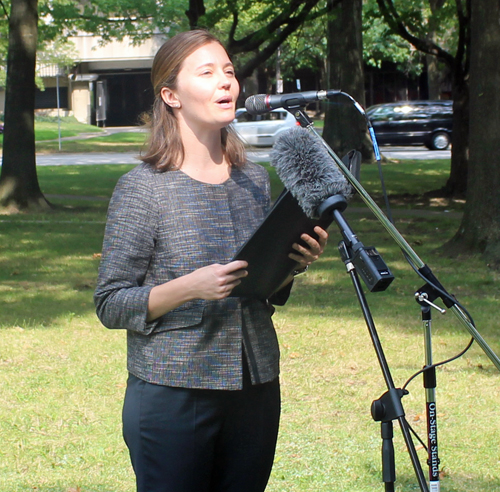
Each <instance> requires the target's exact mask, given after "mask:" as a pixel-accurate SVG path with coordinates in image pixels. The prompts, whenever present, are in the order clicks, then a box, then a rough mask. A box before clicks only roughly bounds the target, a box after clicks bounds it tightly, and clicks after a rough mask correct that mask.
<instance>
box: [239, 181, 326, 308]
mask: <svg viewBox="0 0 500 492" xmlns="http://www.w3.org/2000/svg"><path fill="white" fill-rule="evenodd" d="M332 221H333V216H332V217H331V218H326V219H323V218H322V219H310V218H309V217H308V216H307V215H306V214H305V213H304V211H303V210H302V209H301V208H300V205H299V203H298V202H297V200H296V199H295V198H294V197H293V196H292V194H291V193H290V192H289V191H288V190H286V189H285V190H284V191H283V193H282V194H281V195H280V197H279V198H278V199H277V200H276V202H275V204H274V206H273V207H272V209H271V210H270V212H269V214H268V215H267V216H266V218H265V219H264V221H263V222H262V224H261V225H260V226H259V227H258V228H257V230H256V231H255V232H254V233H253V234H252V236H251V237H250V238H249V239H248V241H247V242H246V243H245V244H244V245H243V246H242V247H241V248H240V250H239V251H238V252H237V253H236V255H235V256H234V258H233V260H245V261H247V262H248V268H247V271H248V276H247V277H245V278H243V279H242V280H241V283H240V284H239V285H237V286H236V287H235V288H234V289H233V291H232V293H231V296H232V297H252V298H257V299H268V298H269V297H270V296H271V295H272V294H274V293H275V292H276V291H277V290H278V288H279V287H280V285H281V284H282V283H283V282H284V281H285V279H286V278H287V277H288V275H290V274H291V273H292V272H293V271H294V270H295V269H296V268H297V265H298V264H297V262H296V261H294V260H292V259H290V258H288V255H289V253H292V252H293V251H295V250H294V249H293V248H292V245H293V244H294V243H298V242H301V240H300V236H301V235H302V234H303V233H306V234H309V235H310V236H313V237H317V236H316V233H315V232H314V227H315V226H316V225H319V226H321V227H322V228H323V229H326V228H327V227H328V226H329V225H330V224H331V223H332Z"/></svg>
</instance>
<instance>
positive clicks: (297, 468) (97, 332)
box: [0, 161, 500, 492]
mask: <svg viewBox="0 0 500 492" xmlns="http://www.w3.org/2000/svg"><path fill="white" fill-rule="evenodd" d="M447 166H449V163H446V162H440V161H433V162H407V163H405V164H403V163H391V164H387V165H385V166H384V173H385V182H386V186H387V188H388V189H389V191H390V193H391V194H392V195H393V203H394V206H395V207H397V208H398V213H397V214H395V220H396V227H397V228H398V229H399V230H400V232H401V233H402V234H403V235H404V236H405V238H406V239H407V240H408V242H409V243H410V244H411V245H412V246H413V247H414V248H415V250H416V252H417V253H418V254H419V256H420V257H421V258H422V259H423V260H424V261H425V262H426V263H427V264H428V265H430V266H431V268H432V269H433V271H434V273H435V274H436V276H437V277H438V278H439V280H440V281H441V282H442V283H443V285H444V286H446V288H447V289H448V290H449V291H450V292H452V293H453V294H455V295H456V296H457V298H458V299H459V300H460V301H461V302H462V303H463V304H465V306H466V307H467V308H468V309H469V311H470V312H471V314H472V316H473V317H474V320H475V322H476V325H477V328H478V330H479V332H480V333H481V334H482V335H483V337H484V338H485V339H486V341H487V342H488V343H489V344H490V346H491V347H492V348H493V350H494V351H495V352H496V353H497V354H499V353H500V337H499V336H498V333H499V331H498V315H497V312H498V307H497V306H498V305H497V302H499V298H500V284H499V273H497V272H494V271H492V270H490V269H489V268H488V267H487V266H486V265H485V263H484V262H483V261H482V260H481V259H479V258H474V257H473V258H458V259H450V258H447V257H446V256H444V255H442V254H441V253H440V250H438V248H439V246H441V245H442V244H444V243H445V242H446V241H447V240H448V239H449V238H450V237H451V236H452V235H453V234H454V232H455V231H456V230H457V228H458V226H459V223H460V218H459V213H458V212H460V210H461V208H462V206H463V204H462V203H460V202H446V203H444V202H442V201H432V200H430V199H427V198H425V197H423V196H420V195H421V194H422V193H423V192H424V191H427V190H429V189H433V188H439V187H440V186H441V184H442V183H444V181H445V179H446V172H447ZM131 167H132V166H111V165H110V166H67V167H57V166H54V167H40V168H39V170H38V171H39V179H40V184H41V187H42V190H43V191H44V192H45V193H46V194H47V195H49V196H50V197H51V198H50V200H51V202H53V203H54V204H56V205H57V207H56V208H55V209H54V211H53V212H51V213H46V214H41V215H35V214H23V215H18V216H1V217H0V241H1V244H2V248H1V253H0V306H2V307H1V312H2V316H1V317H0V330H1V332H2V344H1V346H0V435H1V437H2V446H1V447H0V491H2V492H26V491H38V492H77V491H79V492H118V491H119V492H133V490H135V488H134V479H133V474H132V471H131V468H130V464H129V459H128V455H127V451H126V448H125V445H124V443H123V442H122V438H121V416H120V413H121V405H122V400H123V393H124V389H125V381H126V377H127V374H126V368H125V333H124V332H122V331H110V330H106V329H105V328H103V327H102V326H101V325H100V323H99V321H98V320H97V318H96V316H95V314H94V307H93V302H92V294H93V289H94V286H95V279H96V274H97V268H98V264H99V253H100V248H101V242H102V235H103V230H104V223H105V214H106V207H107V198H109V196H110V194H111V192H112V189H113V187H114V184H115V183H116V180H117V179H118V177H119V176H120V175H121V174H123V173H124V172H126V171H127V170H128V169H130V168H131ZM377 173H378V171H377V169H376V167H375V166H364V168H363V170H362V182H363V184H364V185H365V186H366V188H367V189H368V191H369V192H370V193H373V195H374V196H377V195H378V194H379V191H378V184H377ZM271 175H272V180H273V189H274V194H275V195H276V194H277V193H278V192H279V189H278V188H279V185H278V183H277V180H276V178H275V176H274V174H273V173H272V170H271ZM65 195H72V196H73V198H65V197H64V196H65ZM410 195H413V197H412V198H411V199H410V198H409V196H410ZM89 196H90V197H96V198H97V199H95V200H88V199H87V197H89ZM78 197H80V198H78ZM412 201H413V204H412ZM410 206H411V207H410ZM350 208H352V210H350ZM409 208H412V209H414V208H417V209H420V211H419V214H416V213H414V212H413V211H412V210H409ZM445 210H448V211H449V212H445ZM424 211H430V212H437V213H430V214H427V213H426V214H424ZM452 212H455V213H452ZM345 216H346V218H347V219H348V221H349V224H350V225H351V227H352V229H353V230H354V231H355V232H356V233H357V235H358V236H359V239H360V240H361V241H363V243H364V244H365V245H367V246H372V245H373V246H376V247H377V249H378V250H379V252H380V253H381V254H382V255H383V257H384V259H385V261H386V263H387V264H388V265H389V267H390V268H391V270H392V271H393V273H394V275H395V276H396V280H395V281H394V282H393V283H392V284H391V286H390V287H389V289H388V290H387V291H385V292H380V293H367V299H368V302H369V305H370V307H371V310H372V315H373V318H374V320H375V323H376V326H377V329H378V332H379V336H380V339H381V342H382V346H383V348H384V350H385V355H386V357H387V359H388V362H389V365H390V368H391V371H392V375H393V377H394V380H395V383H396V386H397V387H401V386H402V385H403V384H404V383H405V382H406V380H407V379H408V378H409V377H410V376H411V375H412V374H413V373H415V372H416V371H418V370H419V369H420V368H421V367H422V365H423V364H424V362H425V361H424V357H425V356H424V338H423V330H422V322H421V313H420V308H419V306H418V304H417V303H416V302H415V300H414V292H415V291H416V290H417V289H418V288H419V287H421V286H422V281H421V280H420V279H419V278H418V277H417V276H416V275H415V274H414V272H413V271H412V270H411V269H410V267H409V266H408V265H407V264H406V262H405V261H404V258H403V256H402V255H401V253H400V251H399V250H398V248H397V246H396V245H395V243H394V241H393V240H392V239H391V238H390V237H389V236H388V234H387V233H386V232H385V231H384V230H383V228H382V226H381V225H380V224H379V223H378V221H377V220H375V219H374V218H373V217H372V216H371V214H370V213H369V212H368V211H366V210H364V209H363V206H362V204H361V203H360V202H359V201H356V199H354V200H353V202H352V203H351V205H350V207H349V208H348V209H347V211H346V213H345ZM335 227H336V226H335V225H332V227H331V228H330V236H331V238H330V241H329V245H328V249H327V251H326V253H325V255H324V256H323V257H322V258H321V259H320V260H319V261H318V262H317V263H316V264H315V265H314V266H313V267H312V268H311V270H310V271H309V272H308V273H307V275H304V276H301V277H299V278H298V279H297V280H296V285H295V286H294V290H293V294H292V296H291V298H290V300H289V302H288V303H287V305H286V306H284V307H278V308H277V312H276V313H275V315H274V320H275V325H276V328H277V333H278V336H279V340H280V346H281V352H282V376H281V380H282V399H283V403H282V423H281V430H280V437H279V442H278V449H277V454H276V460H275V466H274V469H273V473H272V476H271V480H270V483H269V487H268V491H269V492H303V491H310V492H332V491H335V490H339V491H340V490H342V491H345V492H372V491H376V490H381V491H382V490H384V486H383V484H382V482H381V464H380V448H381V439H380V437H379V436H380V425H379V424H378V423H376V422H374V421H373V420H372V418H371V416H370V405H371V402H372V401H373V400H375V399H377V398H379V397H380V396H381V395H382V394H383V393H384V392H385V391H386V388H385V385H384V380H383V378H382V374H381V371H380V367H379V365H378V362H377V359H376V356H375V351H374V349H373V347H372V344H371V341H370V338H369V335H368V330H367V328H366V326H365V322H364V319H363V317H362V315H361V311H360V308H359V306H358V301H357V298H356V296H355V294H354V291H353V287H352V285H351V281H350V278H349V276H348V275H347V274H346V272H345V267H344V265H343V263H342V261H341V260H340V258H339V255H338V252H337V248H336V244H337V242H338V241H339V239H340V237H339V232H338V230H336V229H335ZM438 303H439V301H438ZM469 339H470V336H469V334H468V332H467V331H466V330H465V328H463V327H462V325H461V324H460V323H459V322H458V320H457V319H456V318H455V317H454V316H453V314H452V313H447V314H446V315H445V316H441V315H439V314H438V313H437V312H435V311H434V313H433V352H434V353H433V355H434V360H435V361H440V360H443V359H445V358H448V357H451V356H453V355H454V354H456V353H458V352H459V351H461V350H462V349H463V348H464V347H465V346H466V344H467V343H468V341H469ZM499 381H500V378H499V372H498V371H497V370H496V368H495V367H494V366H493V364H492V363H491V362H490V360H489V359H488V358H487V357H486V355H485V354H484V353H483V351H482V350H481V349H480V348H479V347H478V346H477V344H474V345H473V347H472V348H471V349H470V351H469V352H468V353H467V354H466V355H465V356H464V357H462V358H461V359H459V360H457V361H454V362H453V363H451V364H449V365H446V366H443V367H440V368H439V369H438V370H437V383H438V384H437V413H438V438H439V442H440V458H441V470H442V484H441V490H442V491H443V492H466V491H467V492H470V491H474V492H495V491H500V446H499V443H500V409H499V405H498V402H499V397H500V385H499ZM408 389H409V390H410V395H408V396H405V397H404V399H403V405H404V407H405V411H406V415H407V419H408V421H409V423H410V424H411V425H412V427H413V428H414V429H415V430H416V432H417V433H418V434H419V435H420V436H421V437H423V438H424V436H425V428H426V427H425V426H426V422H425V421H426V419H425V393H424V390H423V389H422V383H421V378H420V377H418V378H417V379H416V380H414V382H413V383H411V384H410V386H409V388H408ZM394 445H395V454H396V472H397V482H396V490H397V491H417V490H419V487H418V484H417V481H416V479H415V475H414V472H413V469H412V467H411V463H410V459H409V457H408V453H407V451H406V449H405V445H404V441H403V439H402V436H401V433H400V432H399V429H398V426H397V424H395V438H394ZM418 454H419V456H420V458H421V460H422V466H423V467H424V470H425V453H424V450H422V449H420V447H419V449H418Z"/></svg>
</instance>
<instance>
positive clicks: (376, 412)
mask: <svg viewBox="0 0 500 492" xmlns="http://www.w3.org/2000/svg"><path fill="white" fill-rule="evenodd" d="M371 413H372V418H373V420H375V422H381V421H382V420H384V417H385V405H384V404H383V403H382V402H381V401H380V400H375V401H373V402H372V407H371Z"/></svg>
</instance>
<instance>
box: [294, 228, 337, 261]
mask: <svg viewBox="0 0 500 492" xmlns="http://www.w3.org/2000/svg"><path fill="white" fill-rule="evenodd" d="M314 232H315V233H316V234H317V235H318V239H315V238H313V237H311V236H309V234H302V236H300V239H302V241H304V242H305V243H306V244H307V246H308V247H305V246H302V245H300V244H298V243H295V244H294V245H293V246H292V247H293V249H294V250H295V251H297V253H290V254H289V255H288V256H289V258H291V259H292V260H295V261H296V262H297V263H298V264H299V265H298V267H297V270H300V269H302V268H306V267H308V266H309V265H311V264H312V263H314V262H315V261H316V260H317V259H318V258H319V257H320V256H321V255H322V254H323V251H324V250H325V246H326V242H327V240H328V232H326V231H325V230H324V229H323V228H321V227H319V226H316V227H315V228H314Z"/></svg>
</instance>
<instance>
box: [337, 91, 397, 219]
mask: <svg viewBox="0 0 500 492" xmlns="http://www.w3.org/2000/svg"><path fill="white" fill-rule="evenodd" d="M337 94H338V95H341V96H345V97H346V98H347V99H349V100H350V101H351V102H352V103H353V105H354V107H355V108H356V109H357V110H358V112H359V113H360V114H361V116H363V118H364V120H365V123H366V126H367V128H368V133H369V134H370V139H371V141H372V147H373V152H374V154H375V160H376V162H377V167H378V174H379V178H380V185H381V186H382V194H383V196H384V202H385V207H386V209H387V218H388V219H389V221H390V222H391V223H392V224H394V221H393V219H392V212H391V206H390V204H389V197H388V196H387V190H386V188H385V181H384V175H383V174H382V157H381V155H380V149H379V146H378V142H377V137H376V136H375V130H374V129H373V125H372V122H371V121H370V118H368V115H367V114H366V112H365V110H364V109H363V106H361V104H359V102H358V101H356V99H354V98H353V97H352V96H351V95H350V94H348V93H347V92H342V91H338V93H336V94H334V95H335V96H336V95H337Z"/></svg>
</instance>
